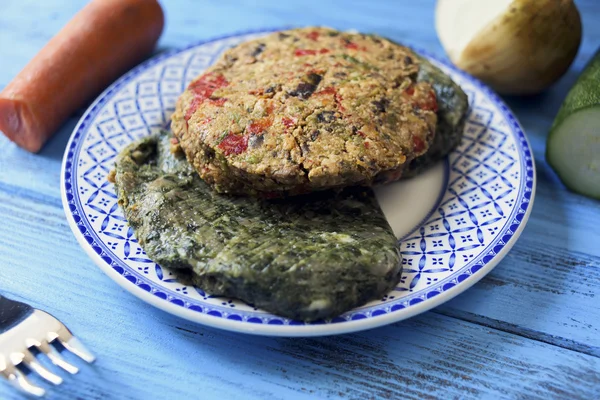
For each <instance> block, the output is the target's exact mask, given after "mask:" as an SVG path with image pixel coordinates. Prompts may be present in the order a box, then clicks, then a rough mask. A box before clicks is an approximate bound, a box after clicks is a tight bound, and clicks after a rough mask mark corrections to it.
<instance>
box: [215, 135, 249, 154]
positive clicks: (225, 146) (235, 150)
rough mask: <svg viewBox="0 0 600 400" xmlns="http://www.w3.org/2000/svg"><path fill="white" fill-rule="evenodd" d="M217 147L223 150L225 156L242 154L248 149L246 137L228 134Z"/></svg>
mask: <svg viewBox="0 0 600 400" xmlns="http://www.w3.org/2000/svg"><path fill="white" fill-rule="evenodd" d="M217 147H218V148H219V149H221V150H223V153H225V155H226V156H229V155H231V154H236V155H237V154H242V153H243V152H245V151H246V149H248V137H247V136H244V135H235V134H233V133H231V132H229V133H228V134H227V136H225V138H224V139H223V140H222V141H221V143H219V145H218V146H217Z"/></svg>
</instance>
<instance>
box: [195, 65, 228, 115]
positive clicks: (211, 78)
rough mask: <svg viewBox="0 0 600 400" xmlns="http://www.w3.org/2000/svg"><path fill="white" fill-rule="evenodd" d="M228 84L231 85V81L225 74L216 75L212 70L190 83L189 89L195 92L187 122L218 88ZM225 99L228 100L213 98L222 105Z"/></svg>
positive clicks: (214, 102) (213, 100)
mask: <svg viewBox="0 0 600 400" xmlns="http://www.w3.org/2000/svg"><path fill="white" fill-rule="evenodd" d="M227 85H229V82H228V81H227V79H225V77H224V76H223V75H215V74H213V73H210V72H209V73H207V74H204V75H202V76H201V77H200V78H198V79H196V80H195V81H193V82H192V83H190V86H189V89H190V91H191V92H192V93H193V94H194V99H193V100H192V103H191V104H190V107H189V108H188V109H187V111H186V113H185V117H184V118H185V122H186V123H187V121H188V120H189V119H190V118H191V116H192V114H194V112H195V111H196V110H197V109H198V107H199V106H200V104H202V103H203V102H204V101H206V100H210V96H212V95H213V93H214V92H215V91H216V90H217V89H220V88H222V87H225V86H227ZM225 101H227V99H223V98H219V99H212V100H211V102H213V104H215V105H220V106H222V105H223V103H225Z"/></svg>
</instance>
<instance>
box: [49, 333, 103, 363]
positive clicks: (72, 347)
mask: <svg viewBox="0 0 600 400" xmlns="http://www.w3.org/2000/svg"><path fill="white" fill-rule="evenodd" d="M69 336H70V338H68V339H66V340H63V338H62V335H61V336H59V337H58V341H59V342H60V343H61V344H62V345H63V346H65V349H67V350H69V351H70V352H71V353H73V354H75V355H76V356H78V357H79V358H81V359H82V360H84V361H87V362H89V363H93V362H94V361H95V360H96V357H94V355H93V354H92V353H90V351H89V350H88V349H87V348H86V347H85V346H84V345H83V343H81V342H80V341H79V339H77V338H76V337H75V336H73V335H71V334H69Z"/></svg>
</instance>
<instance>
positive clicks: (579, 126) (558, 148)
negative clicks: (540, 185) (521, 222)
mask: <svg viewBox="0 0 600 400" xmlns="http://www.w3.org/2000/svg"><path fill="white" fill-rule="evenodd" d="M546 160H547V161H548V164H550V166H551V167H552V168H553V169H554V171H555V172H556V173H557V174H558V176H559V177H560V179H561V181H562V182H563V183H564V184H565V186H567V187H568V188H569V189H571V190H572V191H574V192H577V193H580V194H583V195H584V196H589V197H593V198H596V199H600V49H599V50H598V52H596V54H595V55H594V57H592V59H591V60H590V62H589V63H588V65H587V66H586V68H585V69H584V71H583V72H582V73H581V75H580V76H579V78H578V79H577V82H575V85H573V87H572V88H571V90H570V91H569V94H568V95H567V97H566V98H565V101H564V102H563V104H562V106H561V108H560V110H559V111H558V114H557V115H556V119H555V120H554V124H553V125H552V128H551V130H550V134H549V135H548V139H547V143H546Z"/></svg>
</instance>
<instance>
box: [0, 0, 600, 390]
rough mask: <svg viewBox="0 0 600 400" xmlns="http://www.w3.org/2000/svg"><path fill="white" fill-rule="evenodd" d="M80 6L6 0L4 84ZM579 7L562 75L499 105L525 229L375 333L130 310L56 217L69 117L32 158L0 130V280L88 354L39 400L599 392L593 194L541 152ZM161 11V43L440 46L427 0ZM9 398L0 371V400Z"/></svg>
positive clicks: (228, 1)
mask: <svg viewBox="0 0 600 400" xmlns="http://www.w3.org/2000/svg"><path fill="white" fill-rule="evenodd" d="M84 3H85V1H84V0H77V1H75V0H73V1H60V0H47V1H43V2H42V1H39V0H2V2H1V5H0V89H1V88H2V87H4V86H5V85H6V84H7V83H8V82H9V81H10V80H11V79H12V78H13V76H15V75H16V74H17V73H18V72H19V70H20V69H21V68H22V67H23V66H24V65H25V64H26V63H27V61H28V60H29V59H30V58H32V57H33V55H34V54H35V53H36V52H37V51H38V50H39V49H40V48H41V47H42V46H43V45H44V44H45V43H46V42H47V41H48V40H49V39H50V38H51V37H52V35H54V34H55V33H56V32H58V30H59V29H60V28H61V27H62V26H63V25H64V24H65V23H66V22H67V21H68V20H69V19H70V18H71V17H72V16H73V15H74V13H75V12H76V11H77V10H79V9H80V8H81V7H82V6H83V5H84ZM577 4H578V6H579V8H580V11H581V13H582V18H583V24H584V40H583V45H582V47H581V50H580V52H579V55H578V56H577V59H576V61H575V64H574V65H573V66H572V68H571V69H570V71H569V72H568V74H567V75H566V76H565V77H564V78H562V79H561V80H560V81H559V82H558V84H556V85H555V86H554V87H552V88H551V89H550V90H549V91H547V92H546V93H544V94H541V95H537V96H534V97H528V98H516V97H515V98H505V100H506V101H507V102H508V104H509V105H510V106H511V107H512V108H513V110H514V111H515V113H516V115H517V117H518V118H519V119H520V121H521V123H522V124H523V126H524V128H525V130H526V132H527V134H528V136H529V140H530V142H531V145H532V147H533V150H534V154H535V158H536V167H537V173H538V187H537V198H536V201H535V206H534V208H533V212H532V214H531V219H530V220H529V223H528V225H527V227H526V229H525V231H524V233H523V235H522V236H521V238H520V239H519V241H518V242H517V244H516V245H515V247H514V248H513V250H512V251H511V252H510V253H509V255H508V256H507V257H506V258H505V259H504V261H502V262H501V263H500V264H499V265H498V266H497V267H496V269H495V270H494V271H493V272H492V273H491V274H489V275H488V276H487V277H486V278H484V279H483V280H482V281H481V282H480V283H478V284H476V285H475V286H474V287H473V288H472V289H470V290H468V291H467V292H466V293H464V294H462V295H461V296H459V297H457V298H455V299H454V300H452V301H450V302H449V303H446V304H445V305H443V306H441V307H439V308H437V309H435V310H433V311H431V312H428V313H425V314H423V315H420V316H417V317H415V318H412V319H410V320H408V321H404V322H400V323H396V324H393V325H390V326H387V327H383V328H380V329H375V330H371V331H366V332H362V333H357V334H349V335H343V336H336V337H325V338H312V339H286V338H268V337H255V336H248V335H242V334H235V333H229V332H224V331H218V330H215V329H211V328H205V327H202V326H199V325H195V324H193V323H191V322H187V321H185V320H182V319H179V318H177V317H174V316H171V315H169V314H166V313H164V312H162V311H159V310H158V309H155V308H154V307H152V306H150V305H147V304H145V303H143V302H142V301H141V300H138V299H137V298H136V297H134V296H132V295H130V294H129V293H127V292H125V291H124V290H123V289H121V288H120V287H119V286H118V285H117V284H115V283H114V282H113V281H112V280H110V279H109V278H108V277H107V276H105V275H104V274H103V273H102V272H101V271H100V269H98V268H97V267H96V266H95V265H94V264H93V263H92V261H91V260H90V259H89V258H88V257H87V255H86V254H85V253H84V251H83V250H82V249H81V248H80V247H79V245H78V244H77V242H76V240H75V238H74V237H73V235H72V233H71V230H70V228H69V227H68V225H67V221H66V219H65V215H64V213H63V210H62V205H61V201H60V193H59V173H60V163H61V159H62V155H63V151H64V148H65V144H66V142H67V139H68V137H69V135H70V133H71V131H72V129H73V127H74V125H75V123H76V121H77V119H78V118H79V116H80V115H81V113H82V111H83V110H80V112H78V113H76V114H75V115H73V116H72V118H71V119H70V120H69V121H68V122H67V123H66V124H65V125H64V126H63V127H62V129H61V130H60V132H59V133H58V134H57V135H56V136H55V138H54V139H53V140H52V141H50V142H49V143H48V144H47V145H46V147H45V148H44V149H43V151H42V152H41V153H40V154H37V155H33V154H29V153H27V152H25V151H23V150H21V149H19V148H17V147H16V146H15V145H13V144H12V143H11V142H9V141H8V140H7V139H5V138H4V137H0V256H1V258H0V264H1V267H0V290H1V291H2V292H3V293H4V294H6V295H8V296H11V297H13V298H15V299H18V300H22V301H27V302H29V303H30V304H32V305H33V306H35V307H39V308H43V309H44V310H46V311H48V312H50V313H52V314H54V315H55V316H57V317H58V318H60V319H61V320H63V321H64V322H65V323H67V324H68V326H69V327H70V328H71V329H72V330H73V331H74V332H75V333H76V334H77V335H78V336H79V337H80V338H81V339H82V340H83V341H84V342H85V343H86V344H88V345H89V347H90V348H91V349H93V350H94V352H95V353H96V354H97V355H98V361H97V363H96V364H95V365H93V366H83V365H82V371H81V373H80V374H79V375H78V376H76V377H73V378H68V379H67V380H66V382H65V383H64V384H63V385H61V386H59V387H56V388H52V389H51V390H50V391H49V398H52V399H67V398H81V399H100V398H102V399H104V398H115V399H120V398H126V399H188V398H200V399H211V398H222V399H236V398H239V399H248V398H257V399H258V398H261V399H262V398H269V399H271V398H273V399H279V398H281V399H291V398H306V399H308V398H315V397H331V398H343V399H346V398H347V399H369V398H407V399H426V398H440V399H450V398H460V399H463V398H543V399H567V398H576V399H598V398H600V203H599V202H598V201H593V200H590V199H587V198H584V197H581V196H578V195H575V194H572V193H570V192H568V191H567V190H565V188H564V187H563V186H562V185H561V184H560V182H559V181H558V180H557V178H556V176H555V175H554V173H553V172H552V170H551V169H550V168H549V167H548V165H547V164H546V162H545V160H544V149H545V140H546V135H547V132H548V128H549V127H550V125H551V123H552V119H553V117H554V115H555V113H556V111H557V109H558V107H559V105H560V103H561V101H562V99H563V98H564V96H565V94H566V92H567V90H568V88H569V87H570V86H571V85H572V84H573V82H574V80H575V78H576V76H577V74H578V73H579V72H580V71H581V69H582V68H583V66H584V64H585V62H586V61H587V60H588V59H589V57H590V56H591V55H592V53H593V52H594V51H595V49H596V48H597V47H598V46H600V24H599V20H600V2H598V1H597V0H586V1H584V0H581V1H577ZM163 6H164V9H165V13H166V18H167V25H166V30H165V32H164V34H163V36H162V39H161V41H160V43H159V49H158V51H163V50H165V49H169V48H176V47H181V46H185V45H186V44H188V43H190V42H192V41H197V40H200V39H206V38H209V37H214V36H218V35H222V34H227V33H231V32H233V31H239V30H246V29H252V28H261V27H267V26H268V27H277V26H283V25H289V24H295V25H308V24H314V25H316V24H319V25H328V26H333V27H337V28H340V29H349V28H356V29H359V30H362V31H373V32H377V33H379V34H381V35H385V36H389V37H391V38H393V39H396V40H400V41H403V42H406V43H408V44H414V45H418V46H420V47H422V48H426V49H428V50H430V51H432V52H434V53H437V54H438V55H441V56H443V51H442V48H441V46H440V44H439V42H438V41H437V38H436V34H435V31H434V28H433V18H434V15H433V9H434V1H433V0H427V1H423V0H421V1H410V0H403V1H392V0H390V1H367V0H362V1H359V0H345V1H335V2H333V1H332V2H325V1H323V0H304V1H302V2H300V1H298V2H292V1H290V2H286V1H278V0H258V1H250V0H246V1H239V0H238V1H234V0H219V1H196V0H164V1H163ZM0 136H1V135H0ZM596 296H598V297H596ZM19 398H21V396H20V395H19V394H17V393H16V392H15V391H13V390H12V388H11V387H10V386H8V385H7V384H5V383H4V382H2V381H0V399H19Z"/></svg>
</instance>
